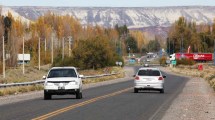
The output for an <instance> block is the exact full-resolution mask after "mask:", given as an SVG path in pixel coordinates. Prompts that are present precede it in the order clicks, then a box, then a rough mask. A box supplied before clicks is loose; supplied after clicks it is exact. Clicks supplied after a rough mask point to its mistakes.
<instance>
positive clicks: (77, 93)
mask: <svg viewBox="0 0 215 120" xmlns="http://www.w3.org/2000/svg"><path fill="white" fill-rule="evenodd" d="M76 99H82V92H80V90H79V89H78V90H77V92H76Z"/></svg>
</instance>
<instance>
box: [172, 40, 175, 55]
mask: <svg viewBox="0 0 215 120" xmlns="http://www.w3.org/2000/svg"><path fill="white" fill-rule="evenodd" d="M174 49H175V43H174V39H173V49H172V53H173V54H174V52H175V51H174Z"/></svg>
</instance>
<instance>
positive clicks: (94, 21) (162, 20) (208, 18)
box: [9, 6, 215, 28]
mask: <svg viewBox="0 0 215 120" xmlns="http://www.w3.org/2000/svg"><path fill="white" fill-rule="evenodd" d="M9 8H10V9H11V10H13V11H15V12H16V13H18V14H19V15H20V16H22V17H24V18H26V19H29V20H36V19H37V18H38V17H39V16H41V15H44V14H45V13H47V12H48V11H51V12H53V13H55V14H59V15H66V14H68V15H71V16H74V17H75V18H77V19H79V20H80V22H81V24H82V25H87V24H91V25H101V26H104V27H114V26H115V25H116V24H119V25H124V24H126V25H127V26H128V27H129V28H144V27H151V26H154V27H155V26H157V27H159V26H161V27H169V26H171V24H172V23H174V22H175V21H176V20H178V18H179V17H181V16H184V17H185V18H186V19H187V20H188V21H195V22H196V23H197V24H200V23H207V24H212V23H213V20H214V18H215V12H214V11H215V6H185V7H143V8H140V7H137V8H134V7H23V6H22V7H9Z"/></svg>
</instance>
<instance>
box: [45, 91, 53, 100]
mask: <svg viewBox="0 0 215 120" xmlns="http://www.w3.org/2000/svg"><path fill="white" fill-rule="evenodd" d="M50 99H52V95H51V94H49V93H47V92H44V100H50Z"/></svg>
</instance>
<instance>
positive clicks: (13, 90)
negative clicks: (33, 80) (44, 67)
mask: <svg viewBox="0 0 215 120" xmlns="http://www.w3.org/2000/svg"><path fill="white" fill-rule="evenodd" d="M39 90H43V85H29V86H18V87H8V88H2V89H0V96H5V95H15V94H20V93H26V92H30V91H39Z"/></svg>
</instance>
